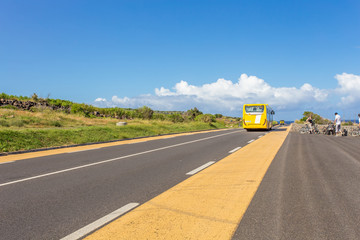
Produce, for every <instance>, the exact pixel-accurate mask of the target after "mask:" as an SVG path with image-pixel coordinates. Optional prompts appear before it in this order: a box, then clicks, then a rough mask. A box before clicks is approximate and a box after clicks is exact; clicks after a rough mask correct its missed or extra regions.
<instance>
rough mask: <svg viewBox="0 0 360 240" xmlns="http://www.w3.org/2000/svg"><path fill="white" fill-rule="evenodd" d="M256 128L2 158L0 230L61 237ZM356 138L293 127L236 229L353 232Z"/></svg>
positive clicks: (182, 176)
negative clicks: (309, 132)
mask: <svg viewBox="0 0 360 240" xmlns="http://www.w3.org/2000/svg"><path fill="white" fill-rule="evenodd" d="M263 134H264V133H263V132H246V131H243V130H225V131H216V132H208V133H199V134H194V135H187V136H177V137H173V138H168V139H160V140H153V141H148V142H142V143H135V144H126V145H120V146H112V147H105V148H100V149H93V150H87V151H81V152H73V153H63V154H57V155H51V156H46V157H38V158H33V159H26V160H21V161H16V162H12V163H5V164H0V216H1V217H0V239H6V240H8V239H9V240H11V239H61V238H63V237H65V236H67V235H69V234H71V233H73V232H75V231H77V230H79V229H81V228H82V227H84V226H86V225H88V224H90V223H92V222H94V221H96V220H98V219H100V218H102V217H103V216H105V215H107V214H109V213H111V212H113V211H114V210H116V209H119V208H121V207H122V206H125V205H127V204H128V203H134V202H135V203H139V204H142V203H145V202H147V201H149V200H150V199H152V198H154V197H156V196H158V195H159V194H161V193H163V192H164V191H166V190H168V189H170V188H172V187H173V186H175V185H177V184H178V183H180V182H183V181H184V180H186V179H187V178H188V177H189V175H186V173H189V172H190V171H192V170H194V169H196V168H198V167H199V166H202V165H203V164H206V163H208V162H209V161H215V162H216V161H219V160H221V159H223V158H224V157H226V156H228V155H229V154H231V153H230V151H231V150H233V149H235V148H237V147H243V146H246V145H247V144H249V141H250V140H253V139H254V140H256V139H257V138H258V137H259V136H261V135H263ZM359 146H360V137H334V136H324V135H300V134H298V133H293V132H290V133H289V135H288V137H287V138H286V140H285V142H284V144H283V145H282V147H281V148H280V150H279V152H278V153H277V155H276V157H275V158H274V160H273V162H272V163H271V165H270V167H269V169H268V171H267V173H266V175H265V177H264V178H263V180H262V182H261V184H260V186H259V188H258V190H257V192H256V194H255V196H254V198H253V199H252V201H251V203H250V205H249V207H248V209H247V210H246V212H245V214H244V216H243V218H242V220H241V222H240V224H239V225H238V228H237V230H236V232H235V234H234V235H233V239H330V240H331V239H360V187H359V186H360V157H359V156H360V148H359ZM214 167H215V166H214Z"/></svg>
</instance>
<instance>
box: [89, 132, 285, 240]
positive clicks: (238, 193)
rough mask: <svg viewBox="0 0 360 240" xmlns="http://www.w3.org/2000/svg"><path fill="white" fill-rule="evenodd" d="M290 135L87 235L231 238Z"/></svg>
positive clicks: (268, 139) (271, 139) (261, 142)
mask: <svg viewBox="0 0 360 240" xmlns="http://www.w3.org/2000/svg"><path fill="white" fill-rule="evenodd" d="M284 130H285V129H284ZM287 134H288V129H287V130H286V131H273V132H271V133H270V134H267V135H266V136H264V137H262V138H260V139H258V140H256V141H255V142H253V143H251V144H249V145H247V146H246V147H243V148H242V149H241V150H239V151H237V152H235V153H234V154H232V155H229V156H228V157H226V158H224V159H223V160H221V161H220V162H218V163H216V164H214V165H212V166H211V167H209V168H207V169H205V170H204V171H202V172H200V173H198V174H197V175H194V176H193V177H191V178H189V179H187V180H185V181H183V182H181V183H180V184H178V185H176V186H175V187H173V188H171V189H170V190H168V191H166V192H164V193H163V194H161V195H159V196H157V197H155V198H153V199H152V200H150V201H148V202H147V203H145V204H143V205H141V206H140V207H138V208H136V209H134V210H132V211H131V212H130V213H128V214H126V215H124V216H123V217H121V218H119V219H117V220H116V221H114V222H112V223H110V224H108V225H106V226H105V227H103V228H102V229H100V230H98V231H97V232H95V233H93V234H92V235H90V236H88V237H87V238H85V239H87V240H91V239H96V240H99V239H230V238H231V237H232V235H233V234H234V232H235V230H236V228H237V226H238V223H239V222H240V220H241V218H242V216H243V214H244V213H245V211H246V209H247V207H248V205H249V204H250V201H251V199H252V198H253V196H254V194H255V192H256V190H257V188H258V187H259V185H260V182H261V181H262V179H263V177H264V175H265V173H266V171H267V169H268V167H269V166H270V163H271V162H272V160H273V159H274V157H275V155H276V153H277V152H278V150H279V149H280V147H281V145H282V144H283V142H284V140H285V138H286V136H287Z"/></svg>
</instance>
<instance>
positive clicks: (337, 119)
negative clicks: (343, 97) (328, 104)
mask: <svg viewBox="0 0 360 240" xmlns="http://www.w3.org/2000/svg"><path fill="white" fill-rule="evenodd" d="M334 124H335V135H336V136H338V134H339V133H340V134H341V117H340V115H339V114H338V113H337V112H336V113H335V121H334ZM340 136H341V135H340Z"/></svg>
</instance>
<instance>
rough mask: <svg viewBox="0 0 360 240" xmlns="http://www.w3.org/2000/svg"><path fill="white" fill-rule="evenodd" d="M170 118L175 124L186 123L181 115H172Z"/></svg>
mask: <svg viewBox="0 0 360 240" xmlns="http://www.w3.org/2000/svg"><path fill="white" fill-rule="evenodd" d="M168 117H169V120H170V121H172V122H173V123H179V122H184V118H183V117H182V116H181V114H179V113H172V114H170V115H169V116H168Z"/></svg>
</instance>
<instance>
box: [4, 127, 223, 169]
mask: <svg viewBox="0 0 360 240" xmlns="http://www.w3.org/2000/svg"><path fill="white" fill-rule="evenodd" d="M223 130H224V129H220V130H211V131H202V132H191V133H181V134H173V135H165V136H157V137H148V138H140V139H131V140H124V141H118V142H110V143H101V144H91V145H86V146H78V147H68V148H59V149H53V150H46V151H38V152H29V153H21V154H10V155H7V156H0V163H4V162H12V161H18V160H24V159H29V158H36V157H44V156H49V155H55V154H61V153H67V152H76V151H83V150H89V149H95V148H103V147H111V146H118V145H124V144H130V143H139V142H145V141H151V140H158V139H166V138H171V137H177V136H184V135H192V134H198V133H207V132H213V131H223Z"/></svg>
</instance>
